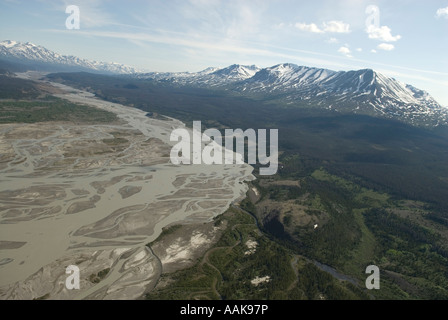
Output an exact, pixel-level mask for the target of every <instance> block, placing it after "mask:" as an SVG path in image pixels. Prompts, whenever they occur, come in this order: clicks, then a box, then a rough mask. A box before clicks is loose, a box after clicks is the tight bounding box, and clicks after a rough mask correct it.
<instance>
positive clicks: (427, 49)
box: [0, 0, 448, 106]
mask: <svg viewBox="0 0 448 320" xmlns="http://www.w3.org/2000/svg"><path fill="white" fill-rule="evenodd" d="M71 5H74V6H77V7H78V8H79V28H73V27H74V26H76V25H75V24H74V23H75V21H76V19H74V18H76V17H75V15H74V11H70V10H69V11H67V7H69V6H71ZM1 40H15V41H20V42H32V43H34V44H36V45H42V46H44V47H46V48H47V49H50V50H53V51H55V52H57V53H60V54H64V55H74V56H79V57H81V58H85V59H90V60H97V61H105V62H118V63H122V64H126V65H130V66H133V67H136V68H138V69H140V70H142V71H161V72H163V71H166V72H168V71H169V72H173V71H174V72H178V71H179V72H180V71H189V72H196V71H201V70H203V69H206V68H207V67H226V66H229V65H232V64H242V65H257V66H259V67H270V66H273V65H276V64H279V63H286V62H288V63H295V64H297V65H304V66H309V67H318V68H328V69H331V70H336V71H340V70H344V71H348V70H358V69H365V68H369V69H374V70H376V71H378V72H380V73H383V74H385V75H387V76H390V77H393V78H395V79H397V80H399V81H402V82H405V83H408V84H412V85H413V86H415V87H417V88H419V89H423V90H426V91H428V92H429V93H430V94H431V95H432V96H433V97H434V98H435V99H436V100H437V101H438V102H439V103H441V104H442V105H445V106H448V0H426V1H422V0H389V1H383V0H368V1H366V0H313V1H309V0H307V1H304V0H302V1H301V0H222V1H221V0H146V1H143V0H120V1H119V0H80V1H76V0H23V1H22V0H0V41H1Z"/></svg>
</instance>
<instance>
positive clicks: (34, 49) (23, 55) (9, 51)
mask: <svg viewBox="0 0 448 320" xmlns="http://www.w3.org/2000/svg"><path fill="white" fill-rule="evenodd" d="M0 59H2V60H8V61H13V62H19V63H21V64H25V65H32V66H33V67H35V68H38V69H42V70H46V69H48V70H51V71H53V70H58V71H93V72H100V73H112V74H132V73H136V72H138V70H136V69H134V68H132V67H129V66H126V65H123V64H119V63H107V62H98V61H89V60H86V59H81V58H78V57H75V56H64V55H60V54H58V53H55V52H53V51H50V50H48V49H46V48H44V47H42V46H37V45H35V44H32V43H29V42H27V43H21V42H16V41H11V40H6V41H2V42H0Z"/></svg>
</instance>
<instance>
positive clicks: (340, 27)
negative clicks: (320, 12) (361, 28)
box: [295, 20, 351, 33]
mask: <svg viewBox="0 0 448 320" xmlns="http://www.w3.org/2000/svg"><path fill="white" fill-rule="evenodd" d="M295 27H296V28H298V29H300V30H302V31H308V32H312V33H349V32H351V31H350V25H349V24H348V23H344V22H342V21H335V20H332V21H328V22H324V23H322V27H321V28H319V27H318V26H317V25H316V24H315V23H309V24H308V23H300V22H298V23H296V24H295Z"/></svg>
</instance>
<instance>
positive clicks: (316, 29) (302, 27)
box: [295, 23, 324, 33]
mask: <svg viewBox="0 0 448 320" xmlns="http://www.w3.org/2000/svg"><path fill="white" fill-rule="evenodd" d="M295 27H296V28H297V29H299V30H302V31H308V32H312V33H324V31H322V30H321V29H319V27H318V26H317V25H316V24H314V23H310V24H306V23H296V24H295Z"/></svg>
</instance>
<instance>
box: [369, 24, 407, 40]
mask: <svg viewBox="0 0 448 320" xmlns="http://www.w3.org/2000/svg"><path fill="white" fill-rule="evenodd" d="M367 33H368V35H369V38H370V39H378V40H381V41H385V42H394V41H397V40H400V39H401V36H400V35H396V36H393V35H392V33H391V29H390V28H389V27H387V26H382V27H379V28H377V27H375V26H374V25H370V26H369V27H368V28H367Z"/></svg>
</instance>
